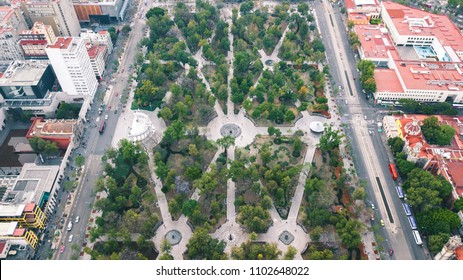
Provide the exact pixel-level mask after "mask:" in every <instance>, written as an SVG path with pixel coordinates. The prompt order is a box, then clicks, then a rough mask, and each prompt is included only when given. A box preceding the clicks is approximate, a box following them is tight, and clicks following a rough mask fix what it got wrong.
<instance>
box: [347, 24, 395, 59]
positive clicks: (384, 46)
mask: <svg viewBox="0 0 463 280" xmlns="http://www.w3.org/2000/svg"><path fill="white" fill-rule="evenodd" d="M354 31H355V33H356V34H357V36H358V38H359V41H360V44H361V48H359V54H360V58H361V59H364V60H370V61H372V62H373V63H374V64H375V65H376V66H379V67H387V65H388V62H389V56H388V50H394V45H393V43H392V40H391V38H390V37H389V35H388V31H387V29H386V28H385V26H383V25H370V24H368V23H367V24H358V23H356V25H355V26H354Z"/></svg>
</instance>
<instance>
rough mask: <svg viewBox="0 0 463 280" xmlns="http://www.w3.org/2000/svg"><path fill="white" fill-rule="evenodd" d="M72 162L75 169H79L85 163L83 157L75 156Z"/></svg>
mask: <svg viewBox="0 0 463 280" xmlns="http://www.w3.org/2000/svg"><path fill="white" fill-rule="evenodd" d="M74 162H75V163H76V165H77V167H79V168H81V167H82V166H83V165H84V163H85V157H84V156H83V155H78V156H76V158H75V160H74Z"/></svg>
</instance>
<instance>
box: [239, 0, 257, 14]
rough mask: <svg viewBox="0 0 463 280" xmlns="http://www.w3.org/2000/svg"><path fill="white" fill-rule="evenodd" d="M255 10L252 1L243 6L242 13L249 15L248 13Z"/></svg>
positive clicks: (241, 7)
mask: <svg viewBox="0 0 463 280" xmlns="http://www.w3.org/2000/svg"><path fill="white" fill-rule="evenodd" d="M253 8H254V3H253V2H252V1H246V2H244V3H242V4H241V6H240V13H241V14H243V15H244V14H247V13H249V12H251V11H252V9H253Z"/></svg>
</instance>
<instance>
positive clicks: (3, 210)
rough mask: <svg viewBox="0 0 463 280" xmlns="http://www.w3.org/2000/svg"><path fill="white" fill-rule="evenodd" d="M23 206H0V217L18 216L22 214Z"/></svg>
mask: <svg viewBox="0 0 463 280" xmlns="http://www.w3.org/2000/svg"><path fill="white" fill-rule="evenodd" d="M24 207H26V205H25V204H15V205H7V204H3V205H2V204H0V217H1V216H8V217H11V216H20V215H21V214H22V213H23V212H24Z"/></svg>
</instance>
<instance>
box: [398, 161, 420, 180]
mask: <svg viewBox="0 0 463 280" xmlns="http://www.w3.org/2000/svg"><path fill="white" fill-rule="evenodd" d="M396 163H397V169H398V170H399V174H400V176H401V177H403V178H407V176H408V173H410V172H412V171H413V170H414V169H415V168H417V167H416V166H415V164H414V163H413V162H410V161H408V160H404V159H398V160H397V162H396Z"/></svg>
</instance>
